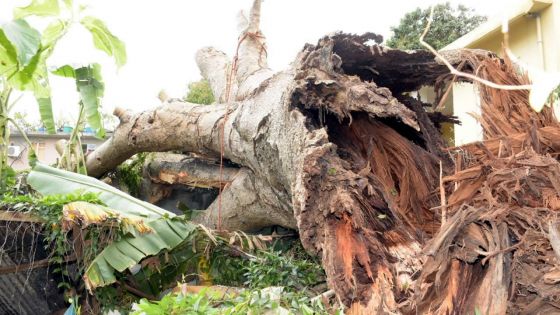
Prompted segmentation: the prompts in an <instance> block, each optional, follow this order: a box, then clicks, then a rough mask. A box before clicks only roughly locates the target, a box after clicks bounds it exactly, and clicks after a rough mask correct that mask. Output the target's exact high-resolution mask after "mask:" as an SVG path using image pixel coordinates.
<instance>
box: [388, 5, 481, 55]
mask: <svg viewBox="0 0 560 315" xmlns="http://www.w3.org/2000/svg"><path fill="white" fill-rule="evenodd" d="M430 10H431V9H430V8H426V9H421V8H416V10H414V11H411V12H408V13H406V14H405V15H404V17H403V18H402V19H401V21H400V23H399V25H398V26H394V27H391V31H392V32H393V36H392V37H391V38H390V39H389V40H388V41H387V42H386V44H387V46H389V47H392V48H398V49H405V50H413V49H422V48H423V47H422V45H421V44H420V42H419V41H418V39H419V38H420V35H421V34H422V32H423V31H424V29H425V28H426V23H427V22H428V18H429V17H430ZM484 21H486V17H484V16H480V15H477V14H475V12H474V10H473V9H471V8H468V7H465V6H463V5H459V6H457V7H456V8H454V7H452V6H451V5H450V4H449V2H446V3H443V4H438V5H436V6H435V8H434V16H433V21H432V25H431V27H430V31H429V32H428V34H427V35H426V42H427V43H429V44H430V45H432V46H433V47H434V48H435V49H441V48H443V47H445V46H447V45H448V44H450V43H452V42H453V41H455V40H456V39H458V38H459V37H461V36H463V35H465V34H466V33H468V32H470V31H472V30H473V29H474V28H475V27H477V26H478V25H480V24H481V23H482V22H484Z"/></svg>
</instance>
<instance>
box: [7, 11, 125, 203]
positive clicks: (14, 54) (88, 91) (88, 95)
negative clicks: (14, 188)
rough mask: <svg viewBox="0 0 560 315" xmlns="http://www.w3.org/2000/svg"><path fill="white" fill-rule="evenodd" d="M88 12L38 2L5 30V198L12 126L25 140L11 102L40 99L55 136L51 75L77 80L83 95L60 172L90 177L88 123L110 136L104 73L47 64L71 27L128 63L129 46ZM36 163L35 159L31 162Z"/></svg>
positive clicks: (46, 122) (16, 15)
mask: <svg viewBox="0 0 560 315" xmlns="http://www.w3.org/2000/svg"><path fill="white" fill-rule="evenodd" d="M85 13H86V9H85V7H84V6H79V5H78V4H74V3H73V1H72V0H64V1H59V0H43V1H39V0H33V1H31V3H30V4H29V5H27V6H25V7H20V8H16V9H14V11H13V20H12V21H10V22H8V23H5V24H4V25H2V26H1V27H0V192H2V191H3V190H4V189H5V188H6V180H7V178H8V177H9V176H8V175H9V174H10V172H11V171H10V170H9V166H8V165H7V150H8V145H9V143H10V142H9V138H10V129H9V125H12V126H14V127H15V128H17V129H19V130H20V131H21V132H22V134H24V135H25V133H24V131H23V129H22V128H21V126H19V124H18V122H17V121H16V120H15V119H13V118H11V117H10V112H11V111H12V110H13V109H14V106H15V105H16V104H17V101H18V100H19V99H15V100H12V99H11V96H12V94H13V92H14V91H20V92H29V93H32V94H33V95H34V96H35V99H36V100H37V104H38V107H39V113H40V115H41V121H42V122H43V124H44V126H45V128H46V129H47V131H48V132H49V133H54V132H55V123H54V121H55V120H54V115H53V111H52V100H51V89H50V85H49V77H50V75H59V76H63V77H68V78H72V79H74V81H75V83H76V88H77V90H78V92H79V95H80V104H79V106H80V108H79V113H80V114H79V116H80V118H79V119H78V121H77V124H76V128H75V132H74V134H73V135H72V137H71V139H70V141H69V142H68V147H67V149H66V151H65V153H64V155H63V158H62V162H61V163H62V164H61V165H60V167H65V168H67V169H70V170H75V171H78V172H81V173H84V172H85V168H84V165H83V164H84V163H83V156H81V155H80V152H79V151H80V150H79V148H80V147H81V146H80V142H79V132H80V131H81V129H82V125H83V123H84V122H87V123H88V124H89V125H90V126H91V127H92V128H93V129H94V130H95V132H96V135H97V136H98V137H100V138H103V137H104V136H105V129H104V128H103V119H102V116H101V112H100V108H101V104H100V98H101V97H102V96H103V83H102V80H101V71H100V67H99V65H97V64H92V65H87V66H83V67H78V68H73V67H72V66H69V65H64V66H62V67H59V68H58V69H56V70H54V71H52V72H49V70H48V69H49V66H50V65H49V64H48V61H49V59H50V56H51V54H52V53H53V51H54V48H55V47H56V45H57V43H58V42H59V41H60V39H61V38H63V37H64V36H65V35H66V34H67V32H68V30H69V29H70V28H72V27H76V26H80V27H84V28H85V29H86V30H88V31H89V32H90V33H91V35H92V39H93V43H94V46H95V47H96V48H97V49H99V50H101V51H103V52H104V53H106V54H107V55H109V56H112V57H113V58H114V59H115V63H116V64H117V66H119V67H120V66H122V65H123V64H124V63H125V62H126V50H125V47H124V44H123V43H122V42H121V41H120V40H119V39H118V38H117V37H116V36H114V35H113V34H112V33H111V32H110V31H109V30H108V29H107V27H106V26H105V24H104V23H103V22H102V21H101V20H99V19H97V18H95V17H92V16H88V15H85ZM28 17H33V18H40V19H42V20H44V22H46V23H48V26H47V27H46V28H45V29H44V30H43V31H42V32H40V31H39V30H37V29H35V28H34V27H33V26H32V25H31V24H30V23H29V22H28V21H27V18H28ZM26 140H27V142H28V145H29V148H30V154H32V155H33V154H34V152H33V149H32V146H31V143H29V140H28V139H27V137H26ZM31 160H33V158H32V159H31Z"/></svg>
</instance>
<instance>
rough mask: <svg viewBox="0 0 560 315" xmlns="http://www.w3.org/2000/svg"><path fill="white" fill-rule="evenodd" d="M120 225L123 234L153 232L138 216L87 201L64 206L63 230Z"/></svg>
mask: <svg viewBox="0 0 560 315" xmlns="http://www.w3.org/2000/svg"><path fill="white" fill-rule="evenodd" d="M92 224H93V225H99V226H101V225H109V226H115V225H119V226H121V227H122V228H123V230H122V231H123V232H125V231H126V232H129V233H135V232H136V231H137V232H139V233H148V232H153V231H152V229H151V228H150V227H148V226H147V225H146V224H145V223H144V219H143V218H141V217H138V216H134V215H130V214H126V213H122V212H121V211H119V210H113V209H110V208H107V207H104V206H101V205H96V204H92V203H89V202H85V201H75V202H71V203H69V204H66V205H64V207H63V208H62V228H63V229H64V230H70V229H71V228H72V226H74V225H78V226H79V227H80V228H82V229H85V228H87V227H88V226H90V225H92Z"/></svg>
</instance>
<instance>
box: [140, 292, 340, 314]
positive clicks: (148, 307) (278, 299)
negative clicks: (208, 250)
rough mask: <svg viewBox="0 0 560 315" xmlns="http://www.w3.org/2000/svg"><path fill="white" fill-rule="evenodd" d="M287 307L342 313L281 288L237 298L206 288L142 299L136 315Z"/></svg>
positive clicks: (296, 311)
mask: <svg viewBox="0 0 560 315" xmlns="http://www.w3.org/2000/svg"><path fill="white" fill-rule="evenodd" d="M280 308H282V309H284V310H285V313H281V314H302V315H312V314H315V315H321V314H325V315H326V314H337V315H338V314H342V311H340V310H332V309H329V308H328V307H326V306H325V305H324V304H323V303H322V302H321V301H320V300H318V299H317V300H312V299H310V298H308V297H306V296H304V295H301V294H297V293H288V292H284V291H283V290H282V289H281V288H271V289H270V290H246V291H243V292H242V293H241V294H239V295H238V296H234V297H228V296H226V297H213V296H212V295H211V294H209V293H207V292H206V291H201V292H199V293H194V294H169V295H166V296H164V297H163V298H162V299H161V300H160V301H156V302H150V301H148V300H146V299H142V300H140V302H139V303H138V310H137V311H135V312H133V313H132V314H134V315H140V314H143V313H146V314H150V315H160V314H161V315H164V314H189V315H191V314H192V315H195V314H200V315H203V314H216V315H217V314H220V315H246V314H263V313H264V312H266V311H274V310H278V311H279V310H280Z"/></svg>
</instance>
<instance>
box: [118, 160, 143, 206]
mask: <svg viewBox="0 0 560 315" xmlns="http://www.w3.org/2000/svg"><path fill="white" fill-rule="evenodd" d="M147 155H148V154H147V153H139V154H136V155H135V156H133V157H132V158H130V159H128V160H127V161H125V162H124V163H122V164H121V165H119V167H118V168H117V172H116V177H117V178H118V180H119V181H120V182H121V183H122V184H124V185H125V186H126V188H127V189H128V192H129V193H130V194H131V195H132V196H135V197H138V194H139V192H140V186H141V185H142V179H143V177H142V168H143V166H144V162H145V161H146V157H147Z"/></svg>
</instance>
